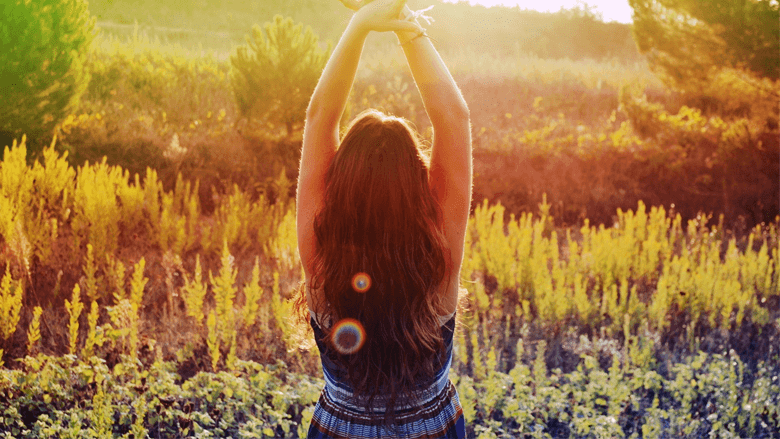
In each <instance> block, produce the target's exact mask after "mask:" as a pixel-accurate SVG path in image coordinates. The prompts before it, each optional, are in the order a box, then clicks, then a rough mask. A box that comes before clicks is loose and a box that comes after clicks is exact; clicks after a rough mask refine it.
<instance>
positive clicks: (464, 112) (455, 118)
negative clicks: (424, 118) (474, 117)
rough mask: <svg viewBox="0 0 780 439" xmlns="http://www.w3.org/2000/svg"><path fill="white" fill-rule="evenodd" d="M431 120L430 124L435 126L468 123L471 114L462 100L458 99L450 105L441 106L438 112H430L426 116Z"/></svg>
mask: <svg viewBox="0 0 780 439" xmlns="http://www.w3.org/2000/svg"><path fill="white" fill-rule="evenodd" d="M428 116H429V117H430V119H431V123H432V124H434V125H436V124H438V123H445V124H449V123H453V122H455V123H469V122H470V121H471V113H470V110H469V107H468V105H466V102H465V101H463V99H459V100H458V101H456V102H453V103H452V104H447V105H441V106H440V107H439V108H438V111H431V112H430V114H429V115H428Z"/></svg>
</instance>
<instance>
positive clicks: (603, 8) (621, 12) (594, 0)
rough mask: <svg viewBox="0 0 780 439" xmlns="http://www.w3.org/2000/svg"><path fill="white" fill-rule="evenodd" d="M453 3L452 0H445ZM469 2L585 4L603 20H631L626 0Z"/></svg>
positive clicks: (492, 1) (547, 7)
mask: <svg viewBox="0 0 780 439" xmlns="http://www.w3.org/2000/svg"><path fill="white" fill-rule="evenodd" d="M445 1H450V2H453V3H455V1H454V0H445ZM469 3H471V4H473V5H476V4H479V5H484V6H488V7H489V6H496V5H504V6H510V7H514V6H518V7H520V8H521V9H533V10H536V11H541V12H557V11H559V10H560V9H561V8H563V9H571V8H574V7H577V6H581V7H582V6H585V5H586V4H587V5H588V6H589V7H591V8H592V9H593V11H594V12H596V13H597V14H601V16H602V18H603V19H604V21H618V22H621V23H630V22H631V7H630V6H629V5H628V0H590V1H587V2H583V1H582V0H544V1H541V0H469Z"/></svg>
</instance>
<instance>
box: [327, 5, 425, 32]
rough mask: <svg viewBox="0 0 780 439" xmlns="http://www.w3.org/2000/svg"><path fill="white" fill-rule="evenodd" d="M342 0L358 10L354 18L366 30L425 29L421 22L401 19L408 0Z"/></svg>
mask: <svg viewBox="0 0 780 439" xmlns="http://www.w3.org/2000/svg"><path fill="white" fill-rule="evenodd" d="M340 1H341V3H343V4H344V6H346V7H348V8H350V9H352V10H354V11H356V12H355V16H354V17H353V19H354V20H357V23H358V25H359V26H360V27H361V28H362V29H364V30H366V31H376V32H389V31H413V32H422V31H423V29H422V28H421V27H420V25H419V24H417V23H415V22H412V21H406V20H401V19H399V17H400V15H401V11H402V10H403V8H404V6H405V5H406V0H363V1H360V2H359V1H357V0H340Z"/></svg>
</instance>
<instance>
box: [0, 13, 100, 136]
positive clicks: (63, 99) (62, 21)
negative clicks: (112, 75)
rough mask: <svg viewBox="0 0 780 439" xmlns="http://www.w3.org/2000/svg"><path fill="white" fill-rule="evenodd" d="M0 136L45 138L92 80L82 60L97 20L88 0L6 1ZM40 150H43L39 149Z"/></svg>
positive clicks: (0, 32)
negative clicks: (93, 16)
mask: <svg viewBox="0 0 780 439" xmlns="http://www.w3.org/2000/svg"><path fill="white" fill-rule="evenodd" d="M2 14H3V19H2V21H0V40H1V41H3V50H2V52H0V84H3V93H2V94H0V140H1V141H2V142H3V145H2V146H5V145H7V144H9V143H10V141H11V139H13V138H21V136H22V134H27V136H28V140H29V143H30V144H31V146H32V145H33V144H39V143H43V142H47V141H46V138H47V137H48V136H49V135H51V132H52V130H53V128H54V127H55V125H56V124H57V123H59V122H60V121H61V120H63V119H64V118H65V117H66V116H67V115H68V114H70V113H71V112H72V111H73V110H74V109H75V107H76V104H77V103H78V100H79V97H80V96H81V95H82V93H84V90H85V89H86V87H87V84H88V82H89V76H88V74H87V73H86V72H85V69H84V62H85V60H86V56H87V48H88V47H89V45H90V43H91V42H92V37H93V29H94V25H95V21H94V19H93V18H91V17H90V14H89V11H88V10H87V1H86V0H53V1H29V0H28V1H24V0H11V1H10V2H9V1H5V2H3V7H2ZM39 149H40V148H39Z"/></svg>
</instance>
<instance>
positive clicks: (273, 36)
mask: <svg viewBox="0 0 780 439" xmlns="http://www.w3.org/2000/svg"><path fill="white" fill-rule="evenodd" d="M264 28H265V34H264V33H263V31H262V30H261V28H260V26H257V25H255V26H254V27H253V28H252V35H251V36H248V37H247V45H245V46H241V47H239V48H238V49H237V50H236V53H235V54H233V56H231V58H230V62H231V65H232V67H233V70H232V73H231V79H232V84H233V93H234V95H235V98H236V103H237V105H238V110H239V112H240V113H241V115H242V116H243V117H245V118H247V119H258V120H262V119H266V120H267V121H268V122H270V123H271V124H283V125H284V126H285V128H286V134H287V136H288V137H289V136H290V135H291V134H292V132H293V129H294V128H295V126H296V125H298V124H300V123H302V122H303V121H304V119H305V116H306V114H305V113H306V106H307V105H308V103H309V97H310V96H311V94H312V91H314V87H315V86H316V85H317V80H318V79H319V77H320V73H322V69H323V68H324V67H325V62H326V61H327V60H328V57H329V53H330V50H322V49H320V47H319V44H318V37H317V36H316V35H314V33H313V32H312V30H311V28H310V27H308V26H307V27H306V29H305V30H304V29H303V24H301V23H299V24H297V25H294V24H293V20H292V18H287V19H284V18H282V16H281V15H277V16H275V17H274V21H273V22H272V23H265V25H264Z"/></svg>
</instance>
